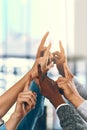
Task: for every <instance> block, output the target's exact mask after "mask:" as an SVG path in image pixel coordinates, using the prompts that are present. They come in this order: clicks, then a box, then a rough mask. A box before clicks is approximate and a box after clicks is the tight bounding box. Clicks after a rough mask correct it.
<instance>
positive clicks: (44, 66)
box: [31, 44, 53, 78]
mask: <svg viewBox="0 0 87 130" xmlns="http://www.w3.org/2000/svg"><path fill="white" fill-rule="evenodd" d="M50 47H51V44H49V45H48V47H47V49H46V51H45V52H44V56H43V57H40V58H37V59H36V61H35V63H34V65H33V67H32V69H31V73H32V77H33V78H36V77H37V76H38V70H37V67H38V64H40V65H41V70H42V72H43V73H46V72H47V71H48V70H49V69H50V68H51V67H52V66H53V62H52V61H51V62H50V63H49V64H48V59H49V58H50V52H49V50H50Z"/></svg>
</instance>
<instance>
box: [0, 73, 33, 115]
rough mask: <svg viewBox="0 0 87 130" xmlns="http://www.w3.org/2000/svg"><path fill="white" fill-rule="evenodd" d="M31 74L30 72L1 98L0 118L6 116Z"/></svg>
mask: <svg viewBox="0 0 87 130" xmlns="http://www.w3.org/2000/svg"><path fill="white" fill-rule="evenodd" d="M30 75H31V72H30V71H29V72H28V73H27V74H26V75H25V76H24V77H23V78H21V79H20V80H19V81H18V82H17V83H16V84H14V85H13V86H12V87H11V88H10V89H8V90H7V91H6V92H5V93H4V94H3V95H2V96H1V97H0V116H1V117H2V116H4V115H5V114H6V112H7V111H8V110H9V109H10V107H11V106H12V105H13V104H14V103H15V101H16V99H17V96H18V94H19V92H21V91H22V90H23V88H24V84H25V83H26V81H27V80H29V76H30Z"/></svg>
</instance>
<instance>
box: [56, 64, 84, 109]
mask: <svg viewBox="0 0 87 130" xmlns="http://www.w3.org/2000/svg"><path fill="white" fill-rule="evenodd" d="M64 72H65V77H60V78H58V80H57V84H58V86H59V88H61V89H62V90H63V92H64V96H65V98H67V99H68V100H69V101H70V102H71V103H72V104H73V105H74V106H75V107H76V108H77V107H79V105H80V104H81V103H82V102H84V98H82V97H81V96H80V95H79V93H78V91H77V89H76V87H75V84H74V83H73V80H72V77H71V73H70V72H69V71H68V67H67V65H66V64H64Z"/></svg>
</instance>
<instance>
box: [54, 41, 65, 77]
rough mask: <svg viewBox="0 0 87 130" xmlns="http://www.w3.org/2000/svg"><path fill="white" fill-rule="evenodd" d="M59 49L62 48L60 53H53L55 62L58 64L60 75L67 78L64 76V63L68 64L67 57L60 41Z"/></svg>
mask: <svg viewBox="0 0 87 130" xmlns="http://www.w3.org/2000/svg"><path fill="white" fill-rule="evenodd" d="M59 47H60V52H59V51H56V52H54V53H53V56H54V62H55V63H56V66H57V69H58V71H59V73H60V74H61V75H62V76H65V74H64V68H63V63H66V62H67V59H66V56H65V51H64V48H63V46H62V43H61V41H59Z"/></svg>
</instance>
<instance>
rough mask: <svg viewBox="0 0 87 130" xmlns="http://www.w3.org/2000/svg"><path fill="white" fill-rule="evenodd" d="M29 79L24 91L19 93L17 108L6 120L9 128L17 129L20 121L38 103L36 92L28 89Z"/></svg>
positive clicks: (10, 129) (9, 129)
mask: <svg viewBox="0 0 87 130" xmlns="http://www.w3.org/2000/svg"><path fill="white" fill-rule="evenodd" d="M28 86H29V81H28V82H27V83H26V85H25V88H24V90H23V92H21V93H20V94H19V95H18V98H17V103H16V108H15V111H14V113H13V114H12V115H11V117H10V119H9V120H8V121H7V122H6V124H5V126H6V129H7V130H16V128H17V126H18V124H19V123H20V121H21V120H22V119H23V118H24V116H25V115H26V114H27V113H28V112H29V111H30V110H31V109H32V108H33V107H35V104H36V94H35V93H33V92H32V91H29V90H28Z"/></svg>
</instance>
